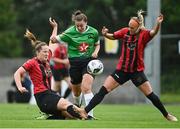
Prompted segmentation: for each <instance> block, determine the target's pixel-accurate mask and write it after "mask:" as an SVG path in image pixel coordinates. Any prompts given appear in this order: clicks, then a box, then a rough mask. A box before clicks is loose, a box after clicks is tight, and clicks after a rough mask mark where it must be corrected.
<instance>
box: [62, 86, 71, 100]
mask: <svg viewBox="0 0 180 129" xmlns="http://www.w3.org/2000/svg"><path fill="white" fill-rule="evenodd" d="M70 93H71V89H70V88H67V90H66V91H65V93H64V97H63V98H67V97H68V96H69V95H70Z"/></svg>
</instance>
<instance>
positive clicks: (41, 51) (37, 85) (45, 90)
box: [14, 30, 82, 119]
mask: <svg viewBox="0 0 180 129" xmlns="http://www.w3.org/2000/svg"><path fill="white" fill-rule="evenodd" d="M25 37H26V38H28V39H29V40H30V41H31V43H32V45H33V46H34V48H35V53H36V56H35V57H34V58H32V59H30V60H28V61H27V62H25V63H24V64H23V65H22V66H21V67H20V68H19V69H18V70H17V71H16V72H15V74H14V79H15V82H16V85H17V88H18V90H19V91H20V92H21V93H25V92H28V91H27V89H26V88H25V87H23V86H22V83H21V77H22V75H23V74H24V73H25V72H28V73H29V75H30V78H31V80H32V83H33V85H34V96H35V99H36V102H37V105H38V107H39V109H40V110H41V111H42V112H44V113H46V114H53V115H54V116H56V117H57V118H64V117H75V118H79V119H81V118H82V116H81V115H82V114H81V109H80V108H78V107H77V106H75V105H73V104H72V103H70V102H69V101H67V100H66V99H64V98H61V97H60V96H59V95H57V94H56V93H55V92H53V91H52V90H51V87H50V79H51V76H52V74H51V70H50V66H49V59H50V57H51V51H50V49H49V48H50V47H49V46H48V45H47V44H46V43H45V42H42V41H39V40H37V39H36V37H35V36H34V35H33V34H32V33H31V32H30V31H28V30H27V31H26V33H25ZM65 111H67V112H65ZM80 114H81V115H80Z"/></svg>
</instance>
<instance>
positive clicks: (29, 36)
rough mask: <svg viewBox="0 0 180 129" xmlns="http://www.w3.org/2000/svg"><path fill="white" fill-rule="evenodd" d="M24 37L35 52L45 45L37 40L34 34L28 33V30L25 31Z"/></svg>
mask: <svg viewBox="0 0 180 129" xmlns="http://www.w3.org/2000/svg"><path fill="white" fill-rule="evenodd" d="M24 37H26V38H27V39H28V40H30V41H31V45H32V46H33V47H34V48H35V51H40V50H41V47H42V46H45V45H47V44H46V43H45V42H42V41H40V40H37V38H36V37H35V36H34V34H33V33H32V32H30V31H29V30H28V29H26V32H25V34H24Z"/></svg>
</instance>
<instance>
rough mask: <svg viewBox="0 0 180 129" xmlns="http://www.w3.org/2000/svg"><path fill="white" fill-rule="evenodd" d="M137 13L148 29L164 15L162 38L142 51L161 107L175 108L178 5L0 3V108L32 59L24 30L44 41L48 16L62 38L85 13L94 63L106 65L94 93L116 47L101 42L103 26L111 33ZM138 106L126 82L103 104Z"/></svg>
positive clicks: (55, 0) (49, 0)
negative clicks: (93, 35)
mask: <svg viewBox="0 0 180 129" xmlns="http://www.w3.org/2000/svg"><path fill="white" fill-rule="evenodd" d="M156 6H157V7H156ZM153 8H154V10H152V9H153ZM139 9H143V10H144V11H146V14H145V17H147V18H146V19H145V20H146V22H145V23H146V26H147V27H150V28H152V26H153V25H154V23H155V18H154V17H157V16H158V14H159V13H160V12H161V13H162V14H163V15H164V22H163V24H162V28H161V33H160V34H159V36H157V38H158V39H159V40H157V39H155V40H154V41H152V44H155V43H156V44H158V45H157V46H155V45H152V46H150V45H149V46H148V47H147V49H148V50H146V51H147V52H146V54H145V59H146V68H147V71H146V72H147V75H148V77H149V78H150V81H151V83H152V84H153V88H154V89H155V92H156V93H157V94H158V95H159V96H160V97H161V98H162V100H163V102H164V103H180V95H179V94H180V52H179V51H180V50H179V48H178V42H180V25H179V23H180V17H179V14H180V1H179V0H173V1H172V0H161V1H159V0H129V1H127V0H0V68H1V70H0V103H7V92H8V91H9V90H11V89H12V86H11V85H12V81H13V73H14V72H15V70H16V69H17V68H18V67H19V66H21V65H22V64H23V63H24V62H25V61H26V60H27V59H29V58H31V57H33V49H32V47H31V45H30V43H29V41H27V40H26V39H25V38H24V36H23V35H24V32H25V30H26V28H29V29H30V30H31V31H32V32H33V33H34V34H35V35H36V36H37V37H38V39H40V40H42V41H45V42H48V41H49V37H50V35H51V27H50V25H49V22H48V19H49V17H52V18H54V19H56V21H58V24H59V30H58V31H59V33H61V32H63V31H64V30H65V29H66V28H68V27H69V26H70V25H72V22H71V15H72V13H73V12H74V11H76V10H81V11H82V12H84V13H85V14H86V15H87V17H88V24H89V25H90V26H93V27H94V28H96V29H97V30H98V31H99V34H100V39H101V50H100V54H99V58H100V59H101V60H102V62H103V63H104V66H105V70H104V73H103V74H102V75H100V76H97V77H96V80H95V82H94V86H93V90H94V93H95V92H97V91H98V89H99V88H100V87H101V85H102V84H103V81H104V79H105V78H106V77H107V76H108V75H109V74H110V73H111V72H112V71H113V70H114V69H115V66H116V64H117V61H118V58H119V53H120V46H121V45H120V41H114V42H111V41H105V40H104V39H103V37H102V36H101V29H102V27H103V26H106V27H107V28H109V30H110V32H114V31H116V30H118V29H119V28H122V27H125V26H127V25H128V21H129V19H130V17H132V16H136V12H137V10H139ZM148 10H150V11H151V13H150V12H148ZM150 24H152V26H151V25H150ZM179 44H180V43H179ZM157 48H158V49H157ZM139 102H147V101H146V99H145V97H144V96H143V95H142V94H141V93H140V92H139V91H138V90H137V89H136V88H135V87H134V86H132V83H131V82H128V83H126V84H125V86H124V87H122V88H118V89H117V90H115V91H113V92H112V93H110V94H109V95H108V97H106V98H105V100H104V103H139Z"/></svg>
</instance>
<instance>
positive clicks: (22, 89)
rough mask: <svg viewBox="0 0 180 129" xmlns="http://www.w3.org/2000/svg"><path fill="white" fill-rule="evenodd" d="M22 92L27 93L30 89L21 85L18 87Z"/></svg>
mask: <svg viewBox="0 0 180 129" xmlns="http://www.w3.org/2000/svg"><path fill="white" fill-rule="evenodd" d="M18 90H19V91H20V92H21V93H27V92H28V90H27V89H26V88H25V87H21V88H19V89H18Z"/></svg>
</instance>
